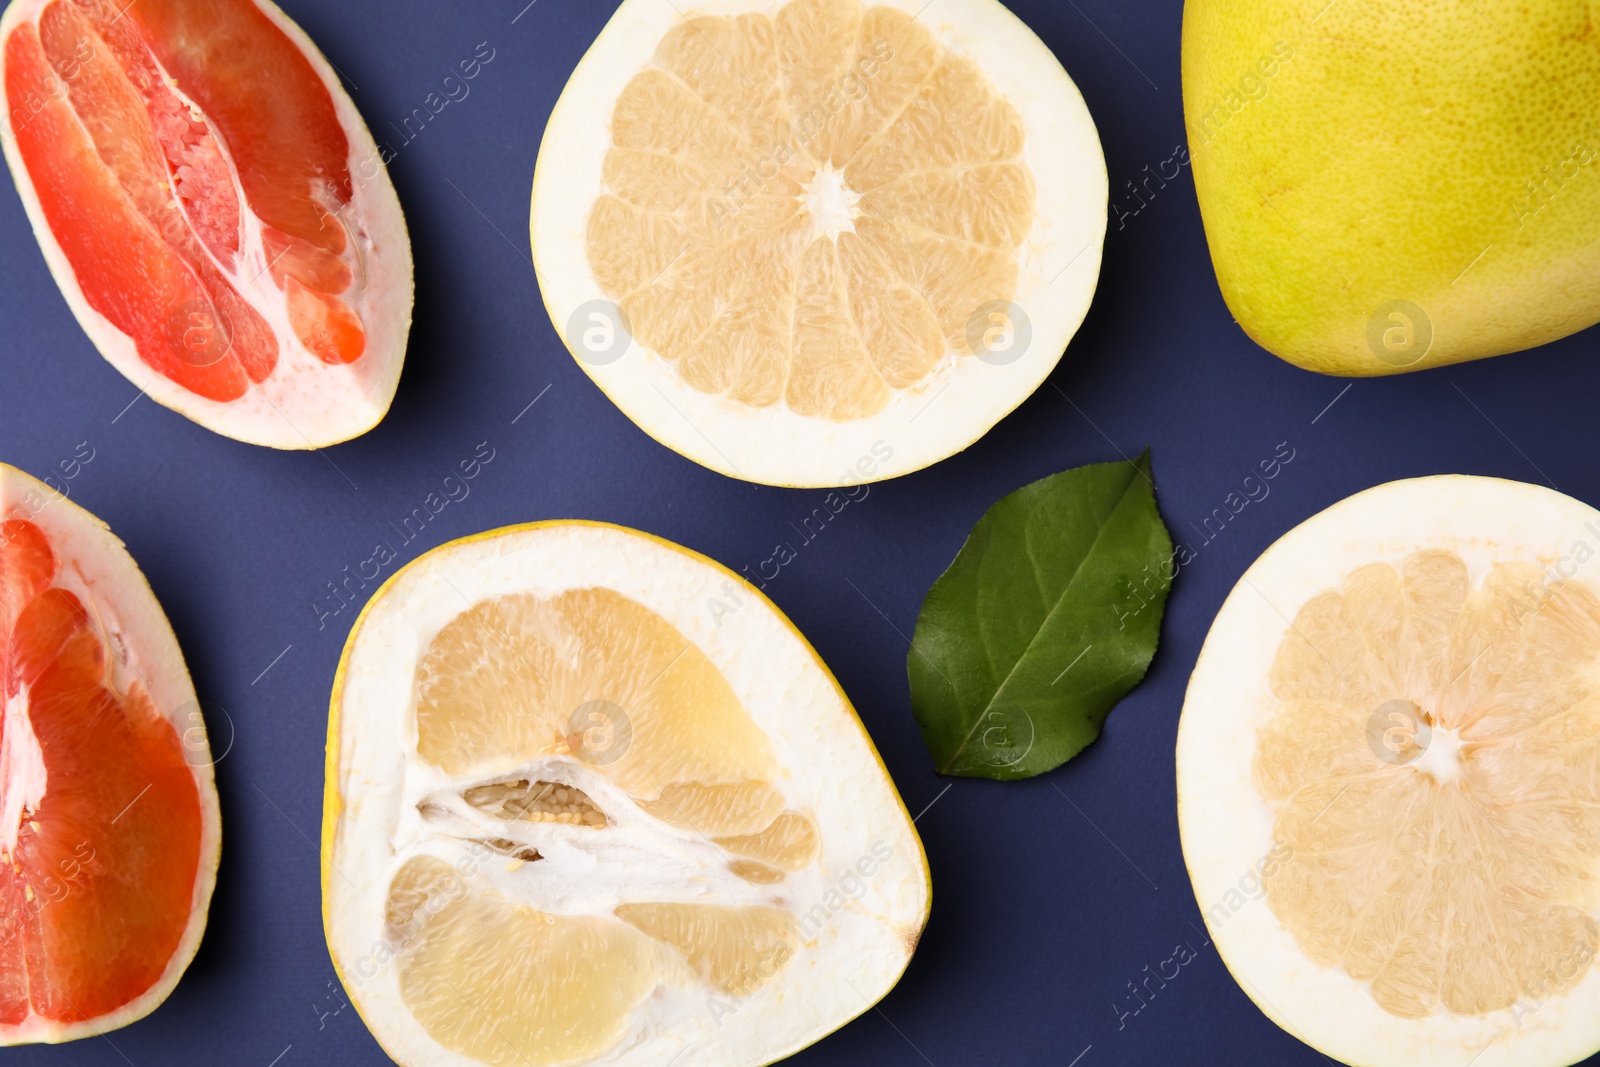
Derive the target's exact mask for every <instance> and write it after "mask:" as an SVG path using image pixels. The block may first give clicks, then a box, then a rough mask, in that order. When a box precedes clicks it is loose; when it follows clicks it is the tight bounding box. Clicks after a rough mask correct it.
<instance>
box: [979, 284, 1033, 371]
mask: <svg viewBox="0 0 1600 1067" xmlns="http://www.w3.org/2000/svg"><path fill="white" fill-rule="evenodd" d="M1032 343H1033V322H1032V320H1031V319H1029V318H1028V313H1027V312H1026V311H1023V310H1022V308H1020V307H1018V306H1017V305H1016V304H1013V303H1012V302H1011V301H1009V300H990V301H989V302H988V303H986V304H983V305H980V306H979V308H978V310H976V311H974V312H973V313H972V317H971V318H969V319H967V347H968V348H970V349H971V350H972V354H973V355H975V356H977V357H978V358H979V359H981V360H983V361H984V362H985V363H988V364H989V365H991V366H995V367H1004V366H1006V365H1007V364H1010V363H1015V362H1016V361H1017V360H1019V359H1021V358H1022V357H1023V356H1024V355H1025V354H1026V353H1027V351H1028V346H1029V345H1031V344H1032Z"/></svg>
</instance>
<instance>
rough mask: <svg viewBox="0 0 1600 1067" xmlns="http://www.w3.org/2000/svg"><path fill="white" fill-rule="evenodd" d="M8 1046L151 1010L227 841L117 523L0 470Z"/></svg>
mask: <svg viewBox="0 0 1600 1067" xmlns="http://www.w3.org/2000/svg"><path fill="white" fill-rule="evenodd" d="M0 690H3V691H0V696H3V699H4V715H3V718H0V864H3V866H0V1044H7V1045H11V1044H19V1043H23V1042H35V1041H44V1042H58V1041H68V1040H72V1039H75V1038H80V1037H88V1036H94V1035H98V1034H102V1033H104V1032H105V1031H107V1030H112V1029H115V1028H117V1027H119V1026H125V1025H127V1024H128V1023H130V1022H133V1021H135V1020H136V1019H139V1018H142V1017H143V1016H144V1015H146V1014H148V1013H149V1012H150V1011H152V1010H153V1009H154V1008H155V1007H156V1006H157V1005H159V1004H160V1003H161V1001H162V1000H164V999H165V998H166V996H167V994H168V993H170V992H171V991H172V988H173V986H174V985H176V984H177V981H178V979H179V977H180V976H181V975H182V974H183V971H184V968H185V967H187V966H188V964H189V960H190V959H191V958H192V957H193V956H194V953H195V950H196V948H197V947H198V945H199V942H200V936H201V933H202V931H203V930H204V929H205V922H206V910H207V907H208V905H209V903H210V900H211V890H212V886H213V884H214V883H215V879H216V869H217V856H218V849H219V844H220V838H221V824H220V818H219V815H218V808H217V797H216V790H215V787H214V786H213V784H212V776H211V758H210V751H209V746H208V744H207V741H206V733H205V726H204V722H203V720H202V718H201V715H200V712H199V707H198V705H197V703H196V701H195V696H194V688H193V686H192V685H191V684H190V682H189V675H188V672H187V670H186V669H185V667H184V664H183V657H182V655H181V653H180V652H179V650H178V645H177V641H176V640H175V639H174V637H173V635H172V630H171V628H170V627H169V626H168V625H167V620H166V618H165V616H164V615H163V614H162V612H161V608H160V605H158V604H157V603H156V600H155V597H154V596H153V595H152V594H151V592H150V588H149V586H148V585H147V584H146V583H145V580H144V578H143V576H142V575H141V574H140V573H139V570H138V568H137V567H136V566H135V564H134V562H133V560H132V559H131V558H129V556H128V554H127V552H126V550H125V549H124V548H123V547H122V544H121V542H119V541H118V540H117V539H116V538H114V537H113V536H112V535H111V534H110V532H109V531H108V530H107V529H106V528H105V526H104V524H103V523H101V522H100V521H99V520H97V519H95V518H94V517H93V516H91V515H89V514H88V513H87V512H85V511H83V510H82V509H81V508H79V507H78V506H77V505H75V504H72V503H69V502H68V501H67V500H66V498H64V497H62V496H60V495H58V494H57V493H56V492H55V491H54V490H52V489H49V488H47V487H46V486H45V485H43V484H41V483H40V482H37V481H35V480H34V479H32V478H30V477H29V476H27V475H26V474H23V473H21V472H20V471H17V470H15V469H13V468H11V467H7V466H4V465H3V464H0Z"/></svg>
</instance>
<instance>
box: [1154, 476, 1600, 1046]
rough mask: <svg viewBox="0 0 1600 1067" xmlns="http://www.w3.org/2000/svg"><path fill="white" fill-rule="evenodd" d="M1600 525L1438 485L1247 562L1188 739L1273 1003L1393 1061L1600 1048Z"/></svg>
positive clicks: (1291, 1021)
mask: <svg viewBox="0 0 1600 1067" xmlns="http://www.w3.org/2000/svg"><path fill="white" fill-rule="evenodd" d="M1597 554H1600V512H1596V511H1595V510H1594V509H1593V508H1590V507H1589V506H1587V505H1585V504H1581V503H1579V502H1578V501H1576V500H1573V499H1571V498H1570V497H1566V496H1562V495H1561V494H1560V493H1556V492H1554V491H1551V490H1548V489H1543V488H1539V487H1536V486H1530V485H1523V484H1521V483H1517V482H1507V481H1498V480H1494V479H1488V478H1468V477H1436V478H1423V479H1417V480H1414V481H1404V482H1394V483H1392V484H1389V485H1384V486H1380V487H1378V488H1376V489H1372V490H1369V491H1367V492H1364V493H1360V494H1358V495H1356V496H1354V497H1351V498H1350V499H1348V500H1345V501H1344V502H1342V503H1340V504H1337V505H1335V506H1334V507H1332V508H1329V509H1328V510H1327V511H1325V512H1323V513H1322V514H1320V515H1317V516H1316V517H1315V518H1312V519H1310V520H1308V521H1307V522H1305V523H1303V524H1302V525H1300V526H1299V527H1297V528H1296V529H1295V530H1293V531H1292V532H1290V533H1289V534H1288V535H1286V536H1285V537H1284V538H1283V539H1282V540H1280V541H1278V542H1277V543H1276V544H1275V545H1273V546H1272V547H1271V548H1269V549H1268V550H1267V551H1266V552H1265V553H1264V554H1263V555H1262V556H1261V558H1260V559H1258V560H1257V561H1256V562H1255V564H1254V565H1253V566H1252V567H1251V568H1250V569H1249V570H1248V571H1247V572H1245V575H1244V578H1243V579H1242V580H1241V581H1240V583H1239V585H1238V586H1237V587H1236V588H1235V589H1234V591H1233V593H1232V594H1231V595H1230V596H1229V597H1228V600H1227V602H1226V603H1225V604H1224V605H1223V607H1222V611H1221V612H1220V613H1219V614H1218V615H1217V620H1216V623H1215V624H1214V625H1213V626H1212V629H1211V634H1210V636H1209V637H1208V638H1207V639H1206V643H1205V648H1204V650H1203V651H1202V652H1201V655H1200V660H1199V663H1198V665H1197V666H1196V668H1195V672H1194V676H1193V679H1192V680H1191V682H1190V685H1189V693H1188V698H1187V700H1186V702H1185V704H1184V709H1183V718H1182V722H1181V725H1180V727H1179V731H1178V751H1177V768H1178V822H1179V827H1180V830H1181V832H1182V836H1183V849H1184V858H1185V860H1186V862H1187V863H1188V866H1189V871H1190V874H1191V876H1192V878H1193V881H1194V887H1195V892H1196V895H1197V896H1198V898H1199V902H1200V907H1201V909H1202V911H1203V912H1204V914H1205V920H1206V925H1207V926H1208V927H1209V928H1210V930H1211V935H1212V937H1213V938H1214V939H1215V940H1216V943H1217V948H1218V950H1219V952H1220V953H1221V955H1222V958H1223V960H1224V962H1225V963H1226V964H1227V966H1228V968H1229V970H1231V971H1232V972H1233V974H1234V976H1235V977H1236V978H1237V979H1238V980H1239V982H1240V985H1241V986H1242V987H1243V988H1244V990H1245V992H1246V993H1248V994H1249V996H1250V997H1251V999H1253V1000H1254V1001H1255V1002H1256V1003H1257V1004H1258V1005H1259V1006H1260V1007H1261V1009H1262V1011H1264V1012H1266V1013H1267V1015H1268V1016H1270V1017H1271V1018H1272V1019H1273V1021H1275V1022H1277V1023H1278V1024H1279V1025H1280V1026H1282V1027H1283V1028H1284V1029H1286V1030H1288V1031H1289V1032H1290V1033H1292V1034H1294V1035H1295V1036H1296V1037H1299V1038H1300V1039H1301V1040H1303V1041H1306V1042H1307V1043H1309V1044H1311V1045H1312V1046H1314V1047H1316V1048H1317V1049H1319V1050H1321V1051H1322V1052H1323V1053H1325V1054H1326V1055H1328V1056H1331V1057H1335V1058H1337V1059H1340V1060H1343V1061H1344V1062H1347V1063H1352V1064H1362V1065H1369V1067H1388V1065H1394V1067H1464V1065H1466V1064H1468V1063H1471V1064H1473V1065H1474V1067H1503V1065H1516V1067H1556V1065H1561V1064H1569V1063H1573V1062H1576V1061H1577V1060H1580V1059H1583V1058H1584V1057H1586V1056H1588V1055H1590V1054H1592V1053H1594V1052H1595V1051H1596V1050H1597V1049H1600V969H1597V968H1595V967H1594V966H1593V962H1594V958H1595V955H1596V952H1597V950H1600V878H1597V875H1600V563H1597V562H1596V559H1597Z"/></svg>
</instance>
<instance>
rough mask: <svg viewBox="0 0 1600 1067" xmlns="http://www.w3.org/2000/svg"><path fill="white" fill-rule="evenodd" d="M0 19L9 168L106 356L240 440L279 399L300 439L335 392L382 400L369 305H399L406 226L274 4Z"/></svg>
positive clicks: (375, 319)
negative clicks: (358, 170)
mask: <svg viewBox="0 0 1600 1067" xmlns="http://www.w3.org/2000/svg"><path fill="white" fill-rule="evenodd" d="M0 32H3V37H4V40H3V57H4V79H3V80H4V91H5V97H6V100H7V103H8V107H7V112H8V117H7V119H6V124H7V128H6V129H5V130H4V131H3V132H4V133H5V134H6V136H5V137H4V140H5V142H6V149H7V155H8V158H9V159H10V161H11V163H12V172H13V175H14V176H15V177H16V179H17V182H18V186H19V189H20V190H21V191H22V193H23V199H24V202H25V203H26V204H27V206H28V208H29V211H30V215H31V216H32V217H33V221H34V223H35V230H36V232H37V233H38V235H39V237H40V241H41V244H42V245H43V246H44V248H45V253H46V258H47V259H48V260H49V261H50V264H51V268H52V270H53V271H54V272H55V274H56V276H57V280H58V282H60V283H61V285H62V289H63V292H65V293H66V294H67V296H68V300H69V302H71V303H73V306H74V310H75V311H76V312H77V313H78V314H79V318H80V320H81V321H83V323H84V325H85V328H86V329H88V330H89V332H90V334H91V336H92V337H93V338H94V340H95V341H96V343H97V344H98V345H99V346H100V347H101V349H102V351H104V352H105V354H106V355H107V358H109V359H111V360H112V361H113V362H114V363H116V364H117V365H118V366H119V368H120V369H123V370H124V371H125V372H126V373H128V374H129V376H130V377H132V378H134V380H135V381H136V382H139V383H140V384H141V385H142V384H144V382H145V381H147V380H150V379H151V378H152V377H155V378H159V379H160V380H161V381H162V382H163V383H164V385H163V386H162V388H160V389H158V390H155V391H154V392H155V395H156V398H157V399H158V400H161V401H162V402H163V403H169V406H175V407H178V408H179V409H180V410H183V411H185V413H188V414H191V415H193V416H194V417H196V418H199V419H200V420H201V421H206V417H205V416H212V417H214V419H216V420H220V421H222V422H223V423H231V424H232V432H234V434H235V435H236V436H240V437H242V438H243V439H246V440H254V439H257V438H259V437H260V436H261V435H262V434H263V433H264V432H265V431H264V430H261V429H259V428H254V427H252V426H251V423H252V422H253V421H255V420H256V419H262V418H265V417H266V415H265V413H264V412H263V411H262V410H259V409H266V410H267V411H271V409H272V406H273V405H277V406H278V408H279V410H278V411H277V412H276V420H275V421H276V423H277V424H279V425H278V426H277V428H276V434H277V438H278V439H274V440H264V441H263V442H262V443H268V444H286V445H287V446H289V447H308V445H307V441H308V440H312V439H321V438H323V437H324V436H325V434H326V432H327V430H328V427H325V426H324V425H322V423H324V422H326V421H328V418H329V417H330V416H328V415H327V413H326V410H325V409H327V408H328V407H331V406H333V405H335V404H339V403H346V404H351V405H354V406H355V407H356V408H357V410H356V411H353V412H350V411H346V412H343V413H342V414H343V416H344V418H345V419H346V420H349V419H355V420H359V419H361V418H371V411H370V408H371V406H372V403H373V402H374V401H375V400H376V401H380V402H382V403H385V404H386V398H384V397H381V396H377V395H375V393H381V392H382V390H383V389H384V388H386V387H387V383H388V379H391V378H392V377H393V376H394V373H395V372H397V370H398V367H397V363H398V359H399V355H400V353H399V352H398V351H396V350H395V347H396V340H395V335H396V328H395V327H396V324H394V323H388V322H381V321H379V320H380V319H382V318H383V317H384V316H385V315H394V314H397V313H398V314H400V315H402V316H403V315H404V313H405V310H406V308H407V307H408V306H409V301H410V280H409V276H410V264H409V257H410V253H409V247H407V246H406V242H405V236H404V224H403V222H402V221H401V220H400V217H399V212H398V206H397V205H396V204H394V203H393V194H392V190H390V189H389V188H388V186H387V179H386V177H384V176H383V175H382V173H381V170H380V169H378V167H377V155H376V152H375V150H372V149H370V148H369V146H370V137H369V136H368V135H367V134H366V131H365V128H364V127H361V126H360V120H359V118H358V117H356V116H355V114H354V110H353V108H352V107H351V106H350V105H349V102H348V100H347V99H345V98H344V96H343V92H342V90H340V89H339V87H338V85H337V83H334V82H331V79H330V77H329V74H328V69H327V67H326V64H325V63H323V62H322V60H321V58H320V57H318V56H315V55H314V52H313V51H312V50H311V49H310V48H309V46H308V45H307V43H306V42H305V41H304V38H303V35H300V34H299V31H298V30H296V29H294V28H293V27H292V24H289V23H288V22H287V20H286V19H284V18H283V16H282V15H281V13H278V12H277V10H276V8H272V7H271V6H270V5H261V4H258V3H256V2H255V0H222V2H208V3H201V2H197V0H140V2H139V3H138V4H134V5H125V4H121V3H115V2H113V0H15V2H14V3H13V4H12V5H11V6H10V8H9V9H8V11H7V14H6V18H5V22H4V25H3V27H0ZM360 162H365V163H366V164H367V165H368V166H367V172H366V173H363V174H361V175H360V176H359V178H360V180H358V176H357V175H356V174H354V173H353V172H352V167H353V166H355V165H358V163H360ZM400 334H401V335H402V336H403V330H402V331H400ZM369 349H373V350H375V354H374V355H373V356H371V357H368V352H369ZM364 359H365V361H366V363H367V364H368V365H367V366H365V367H362V368H356V367H351V366H350V365H352V364H358V363H360V362H361V361H363V360H364ZM373 363H378V364H381V366H376V367H374V366H371V364H373ZM135 366H137V368H139V369H138V370H135V369H134V368H135ZM335 368H346V369H343V370H339V369H335ZM291 383H293V384H291ZM263 390H264V394H265V399H262V398H261V395H260V394H261V393H262V391H263ZM308 391H316V392H320V393H325V394H334V395H333V397H332V400H331V402H330V400H329V398H327V397H324V398H322V399H321V400H320V401H319V400H317V399H307V398H305V397H304V396H303V394H304V393H306V392H308ZM252 394H256V397H255V399H254V400H253V401H252V399H251V396H252ZM175 400H178V401H181V402H174V401H175ZM362 409H366V410H362ZM372 421H376V420H375V419H373V420H372ZM336 422H337V420H336ZM368 425H370V423H369V424H368ZM214 428H220V429H223V430H224V432H229V428H228V427H226V426H214ZM363 428H364V427H363ZM332 429H333V432H334V433H343V434H344V435H345V436H349V435H350V433H349V431H348V430H347V429H345V428H344V427H341V426H338V425H337V424H336V425H334V427H333V428H332ZM356 432H359V431H356ZM284 438H287V440H283V439H284ZM335 439H339V438H335ZM324 443H326V442H324Z"/></svg>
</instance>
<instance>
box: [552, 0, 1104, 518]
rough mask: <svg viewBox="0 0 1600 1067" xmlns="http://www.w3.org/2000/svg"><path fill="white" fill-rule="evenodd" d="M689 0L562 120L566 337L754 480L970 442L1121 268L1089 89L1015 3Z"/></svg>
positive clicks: (878, 462) (1045, 368) (660, 414)
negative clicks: (1102, 282)
mask: <svg viewBox="0 0 1600 1067" xmlns="http://www.w3.org/2000/svg"><path fill="white" fill-rule="evenodd" d="M679 11H680V9H679V8H678V7H676V6H674V5H672V4H661V3H657V2H656V0H625V2H624V3H623V4H622V6H621V7H619V8H618V9H617V13H616V15H615V16H614V17H613V18H612V19H611V22H610V23H609V24H608V25H607V26H606V28H605V30H604V31H603V32H602V33H601V35H600V37H599V39H598V40H597V41H596V42H595V44H594V47H593V48H591V49H590V50H589V53H588V55H586V56H585V57H584V58H583V61H582V62H581V63H580V64H579V65H578V69H577V71H576V72H575V73H574V74H573V76H572V80H571V81H570V82H568V84H567V88H566V91H565V92H564V93H563V94H562V96H561V99H560V101H559V102H558V103H557V104H556V108H555V110H554V112H553V113H552V114H551V116H550V123H549V126H548V128H547V129H546V131H545V137H544V144H543V146H542V148H541V149H540V153H539V164H538V168H537V172H536V173H535V176H534V189H533V209H532V238H533V256H534V264H535V266H536V268H537V270H538V276H539V286H540V289H541V291H542V293H543V296H544V301H545V306H546V307H547V308H548V309H549V312H550V314H551V316H552V318H553V319H554V321H555V325H556V329H557V330H558V331H559V332H560V333H561V334H562V336H563V338H564V339H565V341H566V343H567V347H568V348H569V349H571V351H572V353H573V355H574V356H576V357H577V359H578V361H579V362H580V364H582V366H583V368H584V370H585V372H587V373H588V374H589V376H590V377H592V378H593V379H594V380H595V381H596V382H597V383H598V384H599V386H600V387H601V389H603V390H605V392H606V393H607V394H609V395H610V396H611V398H612V399H613V400H614V401H616V403H617V404H618V406H620V407H621V408H622V410H623V411H624V412H625V413H626V414H627V415H628V416H629V417H630V418H631V419H633V420H634V421H635V422H636V423H638V424H639V426H640V427H641V428H642V429H643V430H644V431H645V432H646V433H648V434H650V435H651V436H652V437H655V438H656V439H657V440H659V441H661V442H662V443H664V444H666V445H667V446H668V447H669V448H672V449H674V450H676V451H678V452H680V453H682V454H683V455H685V456H688V457H689V458H690V459H693V460H695V461H696V462H699V463H702V464H704V465H706V466H708V467H711V468H712V469H714V470H718V471H721V472H723V473H724V474H728V475H731V476H733V477H739V478H744V479H747V480H750V481H756V482H767V483H773V484H780V485H794V486H831V485H842V484H848V483H854V482H861V481H872V480H877V479H881V478H889V477H894V476H896V475H899V474H904V473H907V472H909V471H913V470H917V469H919V468H921V467H924V466H927V465H928V464H930V463H934V462H936V461H938V460H940V459H943V458H944V457H946V456H949V455H951V454H952V453H955V452H958V451H960V450H961V449H963V448H966V447H967V446H968V445H970V444H971V443H972V442H973V441H975V440H977V439H978V438H979V437H981V436H982V435H983V434H984V433H986V432H987V431H988V430H989V428H990V427H991V426H993V425H994V424H995V423H996V422H998V421H999V420H1000V419H1001V418H1002V417H1004V416H1005V415H1006V413H1008V412H1009V411H1011V410H1012V409H1013V408H1015V407H1016V406H1017V405H1018V404H1020V403H1021V402H1022V401H1023V400H1024V399H1025V398H1026V397H1027V396H1028V395H1029V394H1031V393H1032V392H1033V391H1034V389H1036V388H1037V387H1038V386H1039V384H1040V383H1041V382H1042V381H1043V380H1044V378H1045V376H1046V375H1047V374H1049V372H1050V370H1051V369H1052V368H1053V367H1054V366H1055V365H1056V363H1057V361H1058V360H1059V359H1060V358H1061V354H1062V351H1063V350H1064V349H1065V348H1066V345H1067V342H1068V341H1069V340H1070V339H1071V338H1072V335H1073V334H1074V333H1075V332H1076V331H1077V328H1078V326H1079V324H1080V323H1081V322H1082V321H1083V316H1084V314H1085V313H1086V312H1087V310H1088V307H1089V300H1090V298H1091V296H1092V295H1093V293H1094V288H1095V283H1096V280H1097V279H1098V277H1099V272H1100V252H1101V245H1102V243H1103V241H1104V238H1105V228H1106V195H1107V194H1106V172H1105V160H1104V158H1103V156H1102V155H1101V151H1100V141H1099V137H1098V136H1097V134H1096V132H1095V128H1094V123H1093V121H1092V120H1091V119H1090V117H1089V113H1088V110H1087V109H1086V108H1085V107H1084V103H1083V99H1082V97H1080V96H1079V94H1078V90H1077V87H1076V86H1074V85H1073V84H1072V80H1071V79H1070V78H1068V77H1067V74H1066V71H1064V70H1062V69H1061V64H1060V63H1059V62H1057V60H1056V58H1055V56H1054V55H1052V54H1051V52H1050V50H1049V49H1048V48H1047V47H1045V45H1044V44H1043V43H1042V42H1041V41H1040V40H1039V39H1038V38H1037V37H1035V36H1034V35H1033V33H1032V32H1031V31H1030V30H1029V29H1028V28H1027V27H1026V26H1024V25H1023V24H1022V23H1021V22H1019V21H1018V20H1017V19H1016V17H1015V16H1014V15H1012V14H1011V12H1009V11H1008V10H1006V9H1005V8H1004V7H1003V6H1001V5H1000V4H999V3H997V2H995V0H950V2H946V3H940V4H933V5H930V4H928V3H925V2H924V0H880V2H876V3H872V4H871V6H863V4H862V3H861V0H787V2H780V0H711V2H709V3H704V4H700V5H697V6H696V7H695V8H694V11H693V15H692V16H691V17H688V18H685V17H684V16H683V15H681V14H680V13H679ZM885 456H887V458H885Z"/></svg>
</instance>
